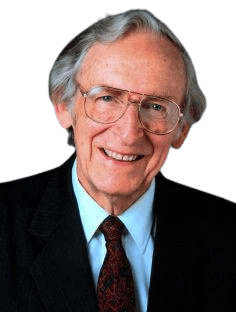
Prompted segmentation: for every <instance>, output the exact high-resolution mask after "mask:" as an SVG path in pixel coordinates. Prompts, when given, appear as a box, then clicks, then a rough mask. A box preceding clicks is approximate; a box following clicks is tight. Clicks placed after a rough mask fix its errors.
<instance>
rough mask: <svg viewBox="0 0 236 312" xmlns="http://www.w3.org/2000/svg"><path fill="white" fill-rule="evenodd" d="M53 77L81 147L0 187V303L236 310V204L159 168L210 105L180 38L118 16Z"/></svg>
mask: <svg viewBox="0 0 236 312" xmlns="http://www.w3.org/2000/svg"><path fill="white" fill-rule="evenodd" d="M49 88H50V98H51V100H52V102H53V105H54V108H55V112H56V115H57V118H58V120H59V122H60V124H61V125H62V127H64V128H65V129H67V130H68V132H69V143H70V144H72V145H74V146H75V149H76V153H75V155H73V156H72V157H71V158H70V159H69V160H68V161H67V162H66V163H65V164H64V165H62V166H61V167H60V168H57V169H54V170H51V171H49V172H46V173H42V174H39V175H36V176H33V177H30V178H25V179H22V180H19V181H14V182H9V183H6V184H3V185H1V189H0V190H1V192H0V205H1V209H0V213H1V216H0V220H1V258H0V259H1V267H0V270H1V271H0V280H1V284H0V285H1V289H0V300H1V301H0V305H1V306H0V310H1V311H17V312H25V311H32V312H43V311H45V312H46V311H50V312H51V311H55V312H59V311H68V312H69V311H91V312H92V311H107V312H108V311H142V312H144V311H149V312H151V311H158V312H162V311H171V312H173V311H188V312H190V311H198V312H199V311H208V312H209V311H214V312H216V311H236V303H235V298H234V296H235V291H236V276H235V261H236V257H235V255H236V254H235V220H234V218H233V215H234V210H235V204H233V203H230V202H228V201H226V200H223V199H220V198H217V197H215V196H212V195H209V194H205V193H203V192H200V191H197V190H194V189H191V188H188V187H185V186H182V185H179V184H177V183H174V182H171V181H169V180H167V179H165V178H164V177H163V176H162V174H161V173H160V170H161V167H162V165H163V163H164V161H165V159H166V157H167V155H168V152H169V150H170V147H171V146H172V147H174V148H179V147H181V145H182V144H183V142H184V140H185V138H186V136H187V134H188V131H189V129H190V127H191V125H192V124H193V123H194V122H196V121H198V120H199V119H200V117H201V115H202V113H203V111H204V109H205V98H204V96H203V94H202V92H201V90H200V89H199V86H198V84H197V80H196V75H195V71H194V68H193V65H192V62H191V60H190V58H189V56H188V54H187V52H186V51H185V49H184V47H183V46H182V44H181V43H180V42H179V41H178V39H177V38H176V37H175V35H174V34H173V33H172V32H171V31H170V30H169V29H168V28H167V27H166V26H165V25H164V24H163V23H162V22H160V21H159V20H158V19H156V18H155V17H154V16H153V15H152V14H151V13H149V12H147V11H142V10H133V11H128V12H125V13H123V14H119V15H115V16H108V17H106V18H104V19H102V20H100V21H98V22H97V23H95V24H94V25H92V26H91V27H89V28H88V29H86V30H85V31H83V32H82V33H81V34H79V35H78V36H77V37H75V38H74V39H73V40H72V41H71V42H70V43H69V44H68V45H67V46H66V47H65V48H64V50H63V51H62V52H61V53H60V55H59V56H58V58H57V60H56V62H55V64H54V66H53V68H52V71H51V74H50V83H49Z"/></svg>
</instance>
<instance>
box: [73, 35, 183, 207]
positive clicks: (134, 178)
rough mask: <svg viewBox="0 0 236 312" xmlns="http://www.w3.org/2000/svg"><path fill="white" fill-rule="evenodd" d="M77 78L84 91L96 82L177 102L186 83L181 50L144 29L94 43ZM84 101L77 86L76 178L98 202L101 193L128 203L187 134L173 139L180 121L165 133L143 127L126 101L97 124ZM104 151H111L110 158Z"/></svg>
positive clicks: (75, 129)
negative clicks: (113, 117)
mask: <svg viewBox="0 0 236 312" xmlns="http://www.w3.org/2000/svg"><path fill="white" fill-rule="evenodd" d="M76 80H77V82H78V83H79V85H80V86H81V88H82V89H83V90H84V91H87V90H89V89H91V88H92V87H94V86H99V85H100V86H111V87H114V88H119V89H125V90H130V91H134V92H137V93H143V94H150V95H156V96H161V97H170V98H171V99H172V100H174V101H175V102H176V103H177V104H178V105H180V103H181V101H182V99H183V97H184V94H185V86H186V76H185V68H184V64H183V61H182V58H181V56H180V53H179V52H178V51H177V49H176V48H175V47H174V46H173V45H172V44H171V43H170V42H169V41H167V39H165V38H158V39H157V38H155V37H154V36H152V35H151V34H148V33H137V34H132V35H130V36H128V37H126V38H124V39H122V40H119V41H117V42H115V43H114V44H109V45H104V44H96V45H94V46H93V47H92V48H91V49H90V50H89V52H88V54H87V55H86V57H85V59H84V62H83V64H82V69H81V70H80V72H79V73H78V75H77V77H76ZM83 103H84V98H83V97H82V95H81V93H80V92H79V90H78V92H77V95H76V100H75V104H74V116H73V118H71V121H70V122H71V124H72V126H73V129H74V137H75V144H76V151H77V172H78V177H79V180H80V182H81V184H82V185H83V186H84V188H85V189H86V190H87V192H88V193H89V194H90V195H91V196H92V197H93V198H94V199H95V200H97V201H98V202H99V203H101V202H102V201H101V200H100V199H101V198H102V196H103V195H104V194H105V195H107V196H114V197H123V198H129V199H131V203H132V202H133V201H135V200H136V199H137V198H138V197H139V196H140V195H141V194H143V193H144V192H145V191H146V189H147V188H148V186H149V185H150V183H151V181H152V179H153V178H154V177H155V176H156V175H157V173H158V172H159V170H160V168H161V167H162V165H163V163H164V161H165V159H166V157H167V154H168V152H169V149H170V146H171V145H173V146H175V147H179V146H180V145H181V143H182V142H183V140H184V138H185V135H183V134H182V136H180V138H179V139H178V138H177V132H178V130H179V129H178V126H177V128H176V129H175V130H174V131H173V132H171V133H169V134H166V135H155V134H152V133H149V132H147V131H146V130H144V129H143V128H142V126H141V124H140V122H139V119H138V107H137V106H135V105H130V106H129V107H128V109H127V111H126V112H125V114H124V116H123V117H122V118H121V119H119V120H118V121H117V122H115V123H111V124H100V123H97V122H95V121H92V120H91V119H89V118H88V117H87V116H86V115H85V112H84V106H83ZM67 126H68V125H67ZM104 150H108V151H109V154H111V153H113V157H109V156H108V155H107V153H105V151H104ZM119 155H127V156H132V155H135V156H136V155H138V157H137V159H136V160H133V161H128V160H122V161H121V160H118V159H116V158H119ZM117 156H118V157H117Z"/></svg>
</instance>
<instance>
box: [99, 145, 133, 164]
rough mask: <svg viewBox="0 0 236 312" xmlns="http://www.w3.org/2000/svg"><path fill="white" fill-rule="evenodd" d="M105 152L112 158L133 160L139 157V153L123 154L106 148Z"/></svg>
mask: <svg viewBox="0 0 236 312" xmlns="http://www.w3.org/2000/svg"><path fill="white" fill-rule="evenodd" d="M104 152H105V153H106V154H107V155H108V156H109V157H111V158H114V159H117V160H123V161H133V160H135V159H136V158H137V157H138V155H121V154H118V153H115V152H112V151H109V150H108V149H106V148H104Z"/></svg>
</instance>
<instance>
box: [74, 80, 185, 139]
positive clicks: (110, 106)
mask: <svg viewBox="0 0 236 312" xmlns="http://www.w3.org/2000/svg"><path fill="white" fill-rule="evenodd" d="M78 88H79V90H80V92H81V94H82V96H83V97H84V98H85V100H84V109H85V113H86V115H87V117H88V118H90V119H92V120H93V121H96V122H98V123H102V124H109V123H114V122H116V121H117V120H119V119H120V118H121V117H122V116H123V115H124V114H125V112H126V110H127V107H128V106H129V105H132V104H134V103H135V104H137V105H138V116H139V120H140V123H141V125H142V127H143V128H144V129H146V130H147V131H149V132H151V133H154V134H159V135H163V134H168V133H170V132H171V131H173V130H174V129H175V127H176V126H177V124H178V122H179V120H180V118H182V117H183V114H182V113H181V112H180V108H179V106H178V105H177V104H176V103H175V102H174V101H172V100H169V99H166V98H161V97H156V96H150V95H145V94H140V93H137V92H130V91H127V90H121V89H116V88H111V87H106V86H95V87H93V88H92V89H90V90H89V91H87V92H82V91H81V89H80V87H79V86H78ZM132 95H136V96H137V95H138V96H139V100H138V101H134V100H132V99H131V96H132Z"/></svg>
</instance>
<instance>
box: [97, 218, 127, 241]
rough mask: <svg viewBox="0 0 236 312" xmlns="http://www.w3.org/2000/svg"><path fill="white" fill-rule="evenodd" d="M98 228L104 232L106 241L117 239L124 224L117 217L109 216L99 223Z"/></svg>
mask: <svg viewBox="0 0 236 312" xmlns="http://www.w3.org/2000/svg"><path fill="white" fill-rule="evenodd" d="M99 229H100V230H101V232H102V233H103V234H104V236H105V239H106V241H111V240H119V239H120V238H121V234H122V232H123V230H124V224H123V223H122V222H121V221H120V220H119V218H117V217H114V216H109V217H107V218H106V219H105V220H104V221H103V222H102V223H101V225H100V226H99Z"/></svg>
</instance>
